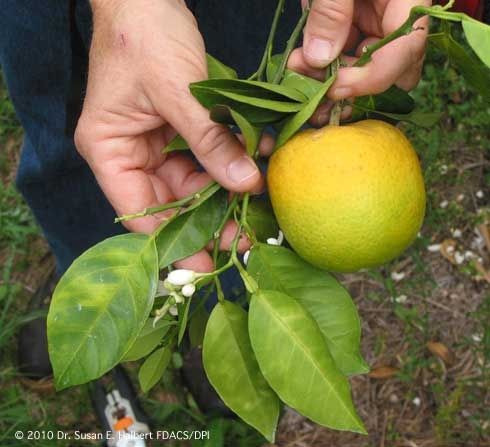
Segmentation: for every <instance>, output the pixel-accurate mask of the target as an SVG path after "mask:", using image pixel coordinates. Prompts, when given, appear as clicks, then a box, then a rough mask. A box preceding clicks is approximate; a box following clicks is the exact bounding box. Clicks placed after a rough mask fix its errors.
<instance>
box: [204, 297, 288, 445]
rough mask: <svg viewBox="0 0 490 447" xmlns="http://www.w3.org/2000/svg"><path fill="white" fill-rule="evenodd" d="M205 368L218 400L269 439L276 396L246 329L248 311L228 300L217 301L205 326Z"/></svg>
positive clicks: (276, 407) (275, 414)
mask: <svg viewBox="0 0 490 447" xmlns="http://www.w3.org/2000/svg"><path fill="white" fill-rule="evenodd" d="M203 362H204V369H205V370H206V374H207V376H208V378H209V381H210V382H211V384H212V385H213V387H214V388H215V389H216V391H217V393H218V394H219V395H220V397H221V399H223V401H224V402H225V404H226V405H228V407H230V408H231V409H232V410H233V411H234V412H235V413H236V414H238V416H240V417H241V418H242V419H243V420H244V421H245V422H247V423H248V424H250V425H251V426H252V427H254V428H256V429H257V430H258V431H259V432H260V433H262V434H263V435H264V436H265V437H266V438H267V439H268V440H269V441H270V442H274V435H275V430H276V425H277V419H278V416H279V399H278V398H277V396H276V394H275V393H274V392H273V391H272V390H271V388H270V387H269V385H268V384H267V382H266V381H265V379H264V377H263V376H262V374H261V372H260V370H259V365H258V364H257V360H256V359H255V356H254V353H253V351H252V347H251V345H250V340H249V337H248V329H247V313H246V312H245V311H244V310H243V309H242V308H241V307H239V306H238V305H236V304H233V303H231V302H229V301H225V302H222V303H218V304H217V305H216V306H215V307H214V309H213V312H212V313H211V316H210V318H209V321H208V325H207V327H206V334H205V336H204V346H203Z"/></svg>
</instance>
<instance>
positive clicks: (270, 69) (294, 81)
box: [267, 54, 322, 99]
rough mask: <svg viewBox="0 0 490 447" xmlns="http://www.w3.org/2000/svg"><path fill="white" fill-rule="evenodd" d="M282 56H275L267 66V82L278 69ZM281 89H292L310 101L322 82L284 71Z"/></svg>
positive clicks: (287, 70) (290, 71)
mask: <svg viewBox="0 0 490 447" xmlns="http://www.w3.org/2000/svg"><path fill="white" fill-rule="evenodd" d="M281 59H282V54H275V55H274V56H272V58H271V59H270V60H269V63H268V64H267V81H268V82H272V80H273V79H274V76H275V74H276V72H277V69H278V68H279V63H280V61H281ZM280 85H282V86H283V87H289V88H293V89H295V90H297V91H299V92H301V93H302V94H303V95H304V96H305V97H306V98H307V99H312V98H313V97H314V96H315V95H316V93H317V92H318V90H320V89H321V87H322V82H320V81H318V80H316V79H313V78H310V77H308V76H305V75H303V74H300V73H296V72H295V71H292V70H289V69H286V70H285V71H284V76H283V78H282V81H281V84H280Z"/></svg>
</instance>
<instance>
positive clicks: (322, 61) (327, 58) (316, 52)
mask: <svg viewBox="0 0 490 447" xmlns="http://www.w3.org/2000/svg"><path fill="white" fill-rule="evenodd" d="M305 53H306V54H307V55H308V56H309V57H310V58H311V59H312V60H314V61H315V66H318V67H325V66H326V65H327V64H329V63H330V62H331V61H332V59H333V46H332V42H330V41H328V40H323V39H319V38H317V37H313V38H312V39H310V40H309V41H308V43H307V45H306V48H305Z"/></svg>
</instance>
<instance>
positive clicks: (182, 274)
mask: <svg viewBox="0 0 490 447" xmlns="http://www.w3.org/2000/svg"><path fill="white" fill-rule="evenodd" d="M195 279H196V272H194V271H193V270H186V269H177V270H173V271H171V272H170V273H169V274H168V276H167V281H168V282H169V283H170V284H172V285H174V286H185V285H186V284H190V283H192V282H194V280H195Z"/></svg>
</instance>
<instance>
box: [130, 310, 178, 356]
mask: <svg viewBox="0 0 490 447" xmlns="http://www.w3.org/2000/svg"><path fill="white" fill-rule="evenodd" d="M174 324H175V321H173V320H160V321H158V322H157V324H156V325H155V326H153V318H148V320H146V323H145V325H144V326H143V329H142V330H141V332H140V333H139V334H138V338H137V339H136V340H135V341H134V343H133V346H131V348H129V351H128V352H126V354H124V357H123V358H122V360H121V362H132V361H134V360H139V359H141V358H143V357H146V356H147V355H148V354H149V353H150V352H151V351H153V350H154V349H155V348H156V347H157V346H158V345H159V344H160V342H161V341H162V338H163V337H164V335H165V334H166V333H167V332H168V330H169V329H170V326H172V325H174Z"/></svg>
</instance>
